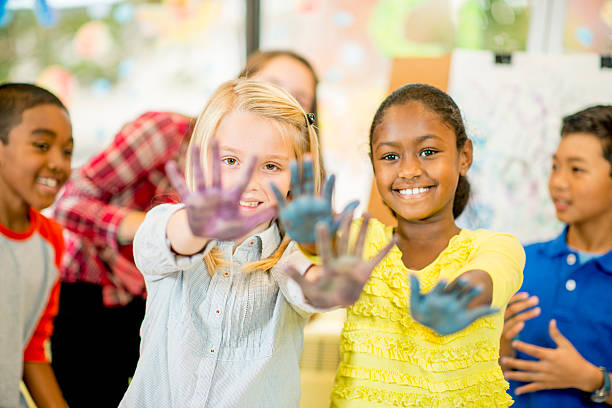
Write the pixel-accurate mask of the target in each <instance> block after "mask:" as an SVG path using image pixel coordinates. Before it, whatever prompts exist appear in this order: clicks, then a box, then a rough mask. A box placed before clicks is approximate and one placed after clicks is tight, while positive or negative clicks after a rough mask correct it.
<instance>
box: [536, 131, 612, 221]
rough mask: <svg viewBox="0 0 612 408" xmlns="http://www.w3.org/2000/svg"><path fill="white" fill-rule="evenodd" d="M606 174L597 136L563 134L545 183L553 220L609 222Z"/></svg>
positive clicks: (611, 186) (611, 207)
mask: <svg viewBox="0 0 612 408" xmlns="http://www.w3.org/2000/svg"><path fill="white" fill-rule="evenodd" d="M610 171H611V165H610V162H609V161H607V160H606V159H605V158H604V156H603V148H602V145H601V141H600V140H599V139H598V138H597V137H595V136H593V135H591V134H589V133H569V134H566V135H564V137H563V138H561V143H559V147H558V148H557V152H556V153H555V154H554V156H553V167H552V171H551V173H550V178H549V181H548V189H549V192H550V197H551V198H552V201H553V203H554V205H555V209H556V211H557V218H558V219H559V220H560V221H563V222H565V223H567V224H575V223H585V222H595V223H601V222H602V221H603V220H608V222H609V220H612V176H611V175H610ZM601 225H609V224H608V223H601Z"/></svg>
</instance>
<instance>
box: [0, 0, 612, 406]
mask: <svg viewBox="0 0 612 408" xmlns="http://www.w3.org/2000/svg"><path fill="white" fill-rule="evenodd" d="M0 5H3V8H2V12H1V14H0V82H4V81H24V82H36V83H38V84H39V85H41V86H44V87H47V88H49V89H50V90H52V91H53V92H55V93H56V94H57V95H58V96H59V97H60V98H61V99H62V100H63V101H64V102H65V103H66V105H67V106H68V108H69V110H70V112H71V115H72V120H73V125H74V135H75V146H76V149H75V156H74V160H73V163H74V165H75V166H77V167H78V166H79V165H80V164H82V163H84V162H85V161H86V160H87V159H88V158H89V157H91V156H92V155H93V154H94V153H96V152H98V151H99V150H101V148H102V147H103V146H105V144H107V143H108V142H110V140H111V139H112V138H113V136H114V134H115V133H116V132H117V131H118V130H119V128H120V127H121V125H122V124H124V123H126V122H128V121H129V120H131V119H134V118H135V117H136V116H137V115H139V114H140V113H142V112H144V111H147V110H169V111H176V112H180V113H184V114H187V115H194V116H195V115H197V114H198V113H199V112H200V111H201V109H202V107H203V106H204V104H205V103H206V100H207V97H208V96H209V95H210V94H211V93H212V91H213V90H214V89H215V88H216V87H217V86H218V85H219V84H220V83H222V82H223V81H226V80H228V79H231V78H233V77H235V76H236V75H237V74H238V72H239V70H240V67H241V66H242V65H243V64H244V62H245V60H246V55H247V54H248V53H249V52H251V51H254V50H256V49H264V50H265V49H278V48H281V49H290V50H294V51H296V52H298V53H300V54H302V55H304V56H305V57H306V58H308V59H309V60H310V61H311V62H312V64H313V65H314V67H315V69H316V71H317V73H318V75H319V77H320V79H321V82H320V85H319V89H318V92H319V96H318V103H319V106H318V111H319V125H320V133H321V138H322V144H323V150H324V157H325V160H326V163H327V167H328V170H329V172H331V173H336V174H337V177H338V182H337V184H336V185H337V191H336V197H335V205H336V206H337V207H342V206H344V205H345V204H346V203H347V202H348V201H350V200H353V199H356V198H357V199H360V200H361V203H362V205H361V210H362V211H363V210H366V209H368V207H369V209H370V210H371V211H372V212H374V215H375V216H379V217H380V218H383V219H386V220H387V221H389V222H392V220H390V219H389V218H388V215H387V214H385V210H384V208H383V207H382V205H381V204H380V202H377V195H376V191H375V189H374V190H373V189H372V183H371V180H372V174H371V169H370V163H369V159H368V132H369V126H370V122H371V119H372V117H373V115H374V112H375V110H376V108H377V107H378V105H379V104H380V102H381V101H382V99H383V98H384V97H385V96H386V95H387V94H388V93H389V92H390V90H392V89H394V88H396V87H398V86H400V85H402V84H404V83H407V82H428V83H431V84H433V85H436V86H439V87H440V88H443V89H445V90H447V91H448V92H449V93H450V94H451V96H453V97H454V98H455V100H456V102H457V103H458V105H459V107H460V108H461V110H462V112H463V114H464V116H465V120H466V124H467V126H468V134H469V136H470V137H471V138H472V140H473V141H474V145H475V164H474V166H473V168H472V169H471V170H470V173H469V174H468V176H469V177H470V180H471V182H472V185H473V187H474V196H473V200H472V202H471V204H470V206H469V207H468V209H467V211H466V213H465V214H464V215H463V216H462V218H461V219H460V222H461V224H462V225H463V226H467V227H471V228H477V227H484V228H490V229H494V230H499V231H506V232H510V233H513V234H515V235H517V236H518V237H519V238H520V239H521V241H523V242H524V243H528V242H531V241H534V240H542V239H549V238H551V237H553V236H554V235H555V234H556V233H557V232H558V231H559V229H560V225H559V224H558V223H557V221H556V220H555V216H554V209H553V207H552V204H550V202H549V199H548V191H547V188H546V182H547V177H548V172H549V169H550V158H551V155H552V152H553V151H554V149H555V147H556V144H557V141H558V138H559V129H560V119H561V117H562V116H563V115H566V114H568V113H571V112H574V111H576V110H578V109H581V108H584V107H586V106H588V105H593V104H599V103H606V104H610V103H612V68H610V67H609V66H607V63H606V59H605V58H603V57H605V56H609V55H611V54H612V0H326V1H324V0H162V1H122V0H48V2H45V1H42V0H35V1H32V0H8V1H0ZM371 197H372V198H371ZM370 198H371V199H370ZM331 319H332V323H326V321H325V317H324V318H322V319H321V320H319V321H318V322H317V321H315V322H314V323H313V324H311V325H310V326H309V327H308V328H307V336H306V348H305V351H304V357H303V367H304V370H305V372H306V375H305V376H304V378H305V381H306V382H308V381H311V385H312V384H314V383H317V384H318V385H317V386H316V387H319V388H316V387H315V388H312V387H311V388H309V387H310V385H309V384H305V386H304V394H305V396H304V398H305V399H306V400H305V402H304V406H322V405H325V403H321V401H320V400H318V399H317V398H321V396H322V397H326V395H325V387H327V385H326V384H328V383H329V384H330V385H331V379H330V378H332V377H333V373H334V371H335V367H336V366H335V364H336V357H337V353H338V349H337V338H338V334H337V330H339V329H338V327H339V326H338V324H337V322H338V321H339V320H340V321H341V313H340V314H335V315H333V317H331ZM315 323H316V324H315ZM309 333H310V334H309ZM330 333H331V334H330ZM330 339H331V340H330ZM334 342H335V343H334ZM309 370H310V371H309ZM317 370H324V371H325V370H326V371H325V372H327V373H328V375H327V376H326V375H320V374H317V373H318V371H317ZM308 373H314V374H313V375H312V376H309V374H308ZM330 376H331V377H330ZM313 389H317V390H319V391H316V394H317V395H315V392H313V391H312V390H313ZM321 389H323V391H324V392H320V390H321ZM321 404H322V405H321Z"/></svg>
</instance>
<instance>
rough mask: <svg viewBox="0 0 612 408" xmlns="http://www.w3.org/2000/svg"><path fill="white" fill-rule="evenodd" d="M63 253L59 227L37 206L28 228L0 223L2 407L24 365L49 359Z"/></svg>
mask: <svg viewBox="0 0 612 408" xmlns="http://www.w3.org/2000/svg"><path fill="white" fill-rule="evenodd" d="M63 252H64V239H63V237H62V229H61V227H60V226H59V225H58V224H57V223H56V222H55V221H53V220H50V219H48V218H46V217H45V216H44V215H42V214H40V213H39V212H38V211H36V210H34V209H30V228H29V229H28V230H26V231H23V232H15V231H12V230H10V229H8V228H6V227H5V226H4V225H2V224H0V259H1V260H2V261H1V262H0V315H1V316H2V324H1V325H0V339H1V340H0V344H2V348H1V349H0V361H2V363H0V364H1V366H2V370H1V372H2V374H1V375H2V377H3V378H2V380H1V381H0V406H5V405H4V403H5V402H7V401H5V400H4V399H5V398H9V397H11V394H14V392H11V391H12V390H14V389H15V387H18V386H19V381H20V379H21V376H22V364H23V363H47V364H48V363H49V362H50V361H49V356H48V353H47V350H48V349H49V344H48V342H49V338H50V337H51V333H52V332H53V318H54V317H55V315H56V314H57V310H58V306H59V265H60V260H61V256H62V253H63ZM5 317H6V318H5ZM16 333H19V336H17V335H15V334H16ZM5 368H6V371H5ZM7 376H8V377H9V378H10V379H9V378H6V377H7ZM7 386H8V389H7ZM14 396H16V394H15V395H14ZM14 396H13V397H14ZM8 406H14V405H8Z"/></svg>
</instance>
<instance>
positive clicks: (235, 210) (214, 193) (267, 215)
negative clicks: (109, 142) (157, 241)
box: [166, 140, 276, 241]
mask: <svg viewBox="0 0 612 408" xmlns="http://www.w3.org/2000/svg"><path fill="white" fill-rule="evenodd" d="M211 148H212V152H213V163H212V185H211V186H210V187H206V181H205V178H204V171H203V170H202V164H201V160H200V148H199V147H198V146H193V147H192V149H191V154H192V157H193V160H192V163H193V165H192V171H193V177H194V181H195V191H193V192H192V191H189V188H188V187H187V184H186V183H185V180H184V179H183V177H182V176H181V174H180V172H179V169H178V166H177V164H176V162H174V161H170V162H168V163H166V173H167V175H168V178H169V179H170V182H171V183H172V186H173V187H174V189H175V190H176V191H177V193H178V194H179V196H180V197H181V200H182V201H183V203H184V204H185V209H186V211H187V220H188V223H189V228H190V229H191V232H192V233H193V235H195V236H198V237H205V238H212V239H218V240H221V241H230V240H234V239H236V238H240V237H242V236H244V235H246V234H247V233H248V232H249V231H251V230H252V229H253V228H255V227H256V226H258V225H260V224H263V223H265V222H268V221H270V220H271V219H272V218H274V216H275V215H276V208H275V207H271V208H266V209H264V210H261V211H260V212H258V213H256V214H253V215H251V216H248V217H246V216H243V215H240V212H239V211H240V209H239V205H240V196H241V195H242V192H243V191H244V189H245V188H246V186H247V184H248V182H249V179H250V178H251V174H253V170H254V168H255V163H256V160H257V159H256V158H253V160H252V161H251V163H250V165H249V167H248V169H247V171H246V173H245V174H244V175H243V176H242V179H241V180H240V181H239V182H238V185H237V186H235V187H234V188H232V189H230V190H223V188H222V187H221V164H220V162H219V145H218V144H217V141H216V140H212V141H211Z"/></svg>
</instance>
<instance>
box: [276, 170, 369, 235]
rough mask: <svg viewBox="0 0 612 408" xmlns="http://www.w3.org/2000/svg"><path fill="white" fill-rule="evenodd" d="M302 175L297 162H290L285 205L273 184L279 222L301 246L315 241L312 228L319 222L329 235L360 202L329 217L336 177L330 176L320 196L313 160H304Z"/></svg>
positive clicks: (353, 202) (350, 204)
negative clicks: (325, 226)
mask: <svg viewBox="0 0 612 408" xmlns="http://www.w3.org/2000/svg"><path fill="white" fill-rule="evenodd" d="M303 163H304V164H303V169H302V174H301V176H300V171H299V166H298V163H297V161H295V160H294V161H292V162H291V187H290V191H291V192H292V199H291V201H290V202H287V200H286V198H285V197H283V195H282V194H281V193H280V191H279V190H278V188H277V187H276V186H275V185H274V184H272V190H273V191H274V194H275V195H276V199H277V201H278V208H279V219H280V221H281V224H282V226H283V228H284V229H285V231H286V232H287V234H289V236H290V237H291V239H293V240H294V241H297V242H299V243H301V244H312V243H314V242H315V226H316V225H317V223H319V222H323V223H325V224H327V226H328V228H329V231H330V233H331V234H332V235H335V234H336V231H337V229H338V227H339V225H340V220H341V219H342V217H343V216H344V215H345V214H347V213H352V212H353V210H354V209H355V208H356V207H357V206H358V205H359V201H352V202H350V203H349V204H347V206H346V207H345V208H344V210H343V211H342V214H340V215H337V216H334V215H333V214H332V204H331V200H332V193H333V191H334V182H335V177H334V176H333V175H332V176H330V177H329V178H328V179H327V180H326V181H325V185H324V186H323V193H322V194H321V195H318V194H317V195H315V192H314V175H313V174H314V173H313V166H312V160H311V159H308V158H305V159H304V161H303Z"/></svg>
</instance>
